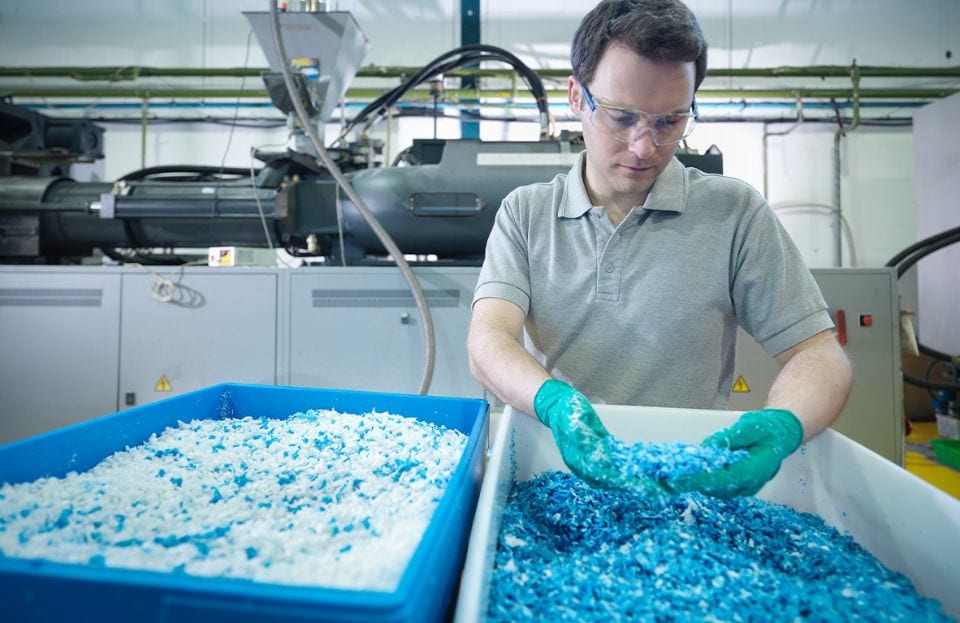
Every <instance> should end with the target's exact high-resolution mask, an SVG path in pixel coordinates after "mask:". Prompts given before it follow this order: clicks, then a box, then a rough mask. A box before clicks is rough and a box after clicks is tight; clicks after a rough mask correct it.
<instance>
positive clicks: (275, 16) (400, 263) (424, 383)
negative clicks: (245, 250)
mask: <svg viewBox="0 0 960 623" xmlns="http://www.w3.org/2000/svg"><path fill="white" fill-rule="evenodd" d="M268 3H269V5H270V16H271V18H272V19H271V22H270V24H271V27H272V30H273V43H274V46H275V47H276V50H277V58H279V59H280V63H279V65H280V72H281V73H282V74H283V82H284V84H285V85H286V87H287V92H288V93H289V94H290V100H291V102H292V103H293V107H294V109H296V112H297V118H298V119H299V120H300V125H301V126H303V129H304V130H305V131H306V132H307V136H308V137H309V138H310V142H311V143H313V146H314V148H315V149H316V150H317V155H318V156H319V157H320V160H321V161H322V162H323V164H324V166H326V167H327V170H328V171H329V172H330V174H331V175H333V177H334V179H335V180H336V181H337V184H338V185H339V186H340V187H342V188H343V191H344V192H345V193H346V194H347V197H348V198H349V199H350V201H352V202H353V205H354V206H356V208H357V210H358V211H359V212H360V214H361V215H362V216H363V218H364V220H365V221H366V222H367V224H368V225H370V228H371V229H372V230H373V232H374V233H375V234H376V236H377V238H378V239H379V240H380V242H381V243H383V246H384V247H385V248H386V250H387V253H389V254H390V255H391V256H392V257H393V259H394V261H395V262H396V263H397V267H398V268H399V269H400V272H401V273H402V274H403V276H404V278H405V279H406V280H407V283H408V284H409V286H410V290H411V292H412V294H413V299H414V301H415V302H416V304H417V310H418V311H419V312H420V318H421V319H422V321H423V337H424V347H425V351H426V352H425V354H426V357H425V359H426V360H425V361H424V367H423V376H422V378H421V379H420V387H419V389H418V393H420V394H426V393H427V390H428V389H429V388H430V381H431V379H432V378H433V366H434V360H435V358H436V344H435V342H434V332H433V317H432V316H431V315H430V307H429V306H428V305H427V299H426V297H425V296H424V294H423V289H422V288H421V287H420V282H419V281H417V277H416V275H414V274H413V270H412V269H411V268H410V264H408V263H407V261H406V260H405V259H404V257H403V253H402V252H401V251H400V249H399V248H398V247H397V245H396V243H395V242H394V241H393V239H392V238H391V237H390V235H389V234H388V233H387V232H386V230H385V229H384V228H383V226H382V225H380V223H379V221H377V219H376V217H375V216H374V215H373V213H372V212H371V211H370V209H369V208H368V207H367V205H366V203H364V201H363V199H362V198H361V197H360V195H358V194H357V193H356V191H355V190H354V189H353V187H352V186H350V183H349V182H348V181H347V179H346V178H345V177H344V175H343V172H342V171H340V168H339V167H337V163H336V162H334V161H333V158H331V157H330V154H329V153H327V150H326V149H325V148H324V146H323V142H322V141H321V140H320V137H319V136H318V135H317V130H316V128H315V127H314V126H313V123H311V121H310V118H309V116H308V115H307V111H306V110H305V109H304V107H303V102H302V101H300V97H299V96H298V95H297V89H296V85H295V84H294V82H293V76H292V75H291V74H290V68H289V67H288V65H287V61H286V58H287V52H286V50H285V48H284V46H283V38H282V37H281V36H280V15H279V12H278V10H277V0H268Z"/></svg>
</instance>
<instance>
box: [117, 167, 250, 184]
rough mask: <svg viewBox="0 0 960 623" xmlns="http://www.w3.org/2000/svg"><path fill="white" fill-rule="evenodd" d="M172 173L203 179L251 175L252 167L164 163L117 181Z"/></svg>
mask: <svg viewBox="0 0 960 623" xmlns="http://www.w3.org/2000/svg"><path fill="white" fill-rule="evenodd" d="M171 173H186V174H193V175H194V176H200V179H203V178H204V177H207V176H214V175H216V176H219V175H224V174H225V175H237V176H241V177H249V176H250V169H243V168H231V167H226V168H223V169H221V168H220V167H211V166H203V165H192V164H172V165H164V166H157V167H147V168H146V169H138V170H136V171H131V172H130V173H127V174H126V175H124V176H123V177H121V178H119V180H117V181H123V182H134V181H140V180H145V179H147V178H149V177H154V176H156V175H167V174H171Z"/></svg>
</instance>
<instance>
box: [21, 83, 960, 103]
mask: <svg viewBox="0 0 960 623" xmlns="http://www.w3.org/2000/svg"><path fill="white" fill-rule="evenodd" d="M389 90H390V89H389V88H383V89H375V88H355V89H348V90H347V93H346V97H347V98H348V99H351V100H363V101H365V100H370V101H372V100H374V99H376V98H377V97H379V96H381V95H383V94H384V93H386V92H387V91H389ZM3 92H4V93H5V94H7V95H11V96H13V97H37V98H42V97H88V98H95V97H99V98H129V99H134V98H135V99H144V98H146V99H158V98H164V99H166V98H171V97H182V98H242V99H264V98H266V97H268V96H267V92H266V90H264V89H226V88H207V89H204V88H185V87H164V86H162V85H155V86H150V87H149V88H138V87H120V88H112V87H36V86H31V85H11V86H5V87H3ZM958 92H960V89H957V88H946V87H941V88H929V89H916V88H909V89H889V88H884V89H859V90H854V89H844V88H834V89H814V88H810V89H703V88H702V89H698V90H697V95H698V96H699V97H704V98H710V99H714V98H715V99H761V98H768V99H789V100H796V99H797V98H802V99H827V100H828V99H852V98H853V97H854V96H856V97H858V98H859V99H942V98H944V97H948V96H950V95H953V94H954V93H958ZM446 95H448V96H449V99H452V100H461V99H471V100H475V99H477V98H478V97H480V98H484V97H486V98H493V99H503V100H510V99H511V98H512V97H514V96H515V95H516V94H515V93H514V92H513V91H512V90H511V89H500V88H478V89H447V90H446ZM547 95H548V96H549V97H550V98H552V99H555V100H558V101H559V100H562V101H566V97H567V91H566V89H548V90H547ZM408 99H422V100H424V101H428V100H429V99H430V91H429V90H428V89H411V90H410V91H408Z"/></svg>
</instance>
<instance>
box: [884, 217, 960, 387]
mask: <svg viewBox="0 0 960 623" xmlns="http://www.w3.org/2000/svg"><path fill="white" fill-rule="evenodd" d="M956 242H960V227H954V228H952V229H948V230H946V231H942V232H940V233H938V234H934V235H933V236H930V237H928V238H924V239H923V240H920V241H919V242H915V243H914V244H912V245H910V246H909V247H907V248H906V249H904V250H903V251H901V252H899V253H897V254H896V255H894V256H893V257H892V258H890V259H889V260H888V261H887V263H886V264H884V266H888V267H894V266H895V267H896V268H897V278H898V279H899V278H900V277H902V276H903V275H904V273H906V272H907V270H909V269H910V267H911V266H913V265H914V264H916V263H917V262H919V261H920V260H921V259H923V258H924V257H926V256H927V255H930V254H931V253H933V252H934V251H938V250H940V249H942V248H943V247H946V246H949V245H951V244H954V243H956ZM917 347H918V349H919V350H920V352H921V353H923V354H925V355H928V356H930V357H934V358H936V359H940V360H943V361H948V362H951V363H952V364H953V365H958V364H960V356H953V355H950V354H948V353H944V352H941V351H939V350H936V349H934V348H930V347H929V346H925V345H923V344H918V345H917ZM903 380H904V381H906V382H908V383H910V384H912V385H917V386H919V387H924V388H926V389H938V390H941V389H942V390H947V391H953V392H956V391H960V383H937V382H935V381H930V380H927V379H920V378H917V377H915V376H911V375H909V374H906V373H904V375H903Z"/></svg>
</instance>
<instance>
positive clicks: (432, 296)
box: [312, 288, 460, 308]
mask: <svg viewBox="0 0 960 623" xmlns="http://www.w3.org/2000/svg"><path fill="white" fill-rule="evenodd" d="M423 294H424V296H425V297H426V299H427V304H428V305H429V306H430V307H458V306H459V305H460V290H459V289H458V288H444V289H440V288H433V289H425V290H424V291H423ZM312 297H313V306H314V307H377V308H382V307H416V303H415V302H414V301H413V294H412V293H411V292H410V290H407V289H401V288H397V289H391V288H366V289H353V288H315V289H314V290H313V291H312Z"/></svg>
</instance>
